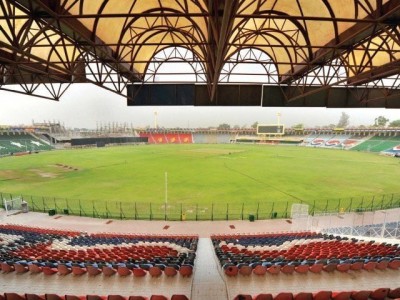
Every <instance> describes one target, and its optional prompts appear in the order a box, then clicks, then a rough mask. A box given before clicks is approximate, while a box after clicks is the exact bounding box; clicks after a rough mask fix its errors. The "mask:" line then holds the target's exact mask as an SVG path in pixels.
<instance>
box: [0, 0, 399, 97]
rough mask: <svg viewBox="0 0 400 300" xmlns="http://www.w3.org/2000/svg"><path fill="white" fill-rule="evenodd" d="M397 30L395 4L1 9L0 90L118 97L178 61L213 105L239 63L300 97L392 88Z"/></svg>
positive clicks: (5, 2) (76, 4)
mask: <svg viewBox="0 0 400 300" xmlns="http://www.w3.org/2000/svg"><path fill="white" fill-rule="evenodd" d="M399 24H400V0H123V1H122V0H0V86H1V88H2V89H7V88H8V86H9V85H12V84H18V85H20V86H22V87H23V88H24V92H25V93H28V94H35V91H36V90H37V89H38V86H41V85H43V84H46V83H47V84H53V85H54V84H60V88H59V89H54V88H47V90H50V92H51V97H50V98H53V99H58V98H59V96H61V95H62V93H63V91H64V90H65V88H61V87H65V86H66V87H67V86H69V84H71V83H75V82H92V83H94V84H97V85H99V86H102V87H104V88H106V89H109V90H112V91H114V92H117V93H119V94H123V93H124V91H125V89H126V85H127V84H129V83H132V82H146V81H147V80H148V79H147V78H154V76H153V77H146V74H149V72H150V71H151V70H152V66H151V64H152V63H154V62H155V61H158V63H162V62H163V61H165V62H171V63H173V62H177V61H185V62H187V63H189V64H191V65H192V66H193V64H197V65H198V66H200V67H196V68H194V69H196V70H195V72H199V73H202V76H198V77H196V78H199V80H200V79H201V81H204V82H205V83H206V84H207V86H208V92H209V97H210V99H211V100H212V99H214V97H215V93H216V90H217V85H218V83H219V82H221V73H222V72H224V71H223V70H224V68H226V65H227V64H233V65H232V66H233V67H232V68H230V69H232V70H234V69H235V68H234V66H236V65H238V64H241V63H247V64H249V65H251V64H262V65H264V66H265V65H268V64H269V65H271V66H273V69H274V70H275V73H274V75H275V77H274V78H276V79H274V81H275V82H274V84H276V85H282V86H297V87H299V89H300V90H301V89H302V87H304V86H308V85H319V86H320V87H321V88H326V87H327V86H328V87H331V86H339V85H345V86H358V85H363V84H366V83H369V82H377V81H379V80H380V83H383V82H384V81H382V80H381V79H383V78H387V77H390V76H395V77H396V76H397V77H396V78H395V79H394V80H391V81H387V82H389V83H387V82H386V81H385V83H384V84H383V86H384V87H386V88H391V89H393V88H394V89H397V88H399V86H398V85H399V80H398V75H399V73H400V25H399ZM171 49H173V50H171ZM182 51H189V52H190V53H192V54H191V55H184V54H182ZM243 51H245V52H246V51H247V52H246V53H245V54H244V52H243ZM177 52H180V53H179V55H177ZM160 53H163V54H164V58H160V55H158V56H157V54H160ZM257 53H262V55H261V54H257ZM265 57H268V58H269V60H265ZM228 69H229V68H228ZM267 69H268V68H266V70H267ZM321 70H323V71H321ZM339 70H340V71H339ZM151 72H152V71H151ZM182 72H183V73H185V72H184V71H182ZM228 72H230V71H228ZM232 72H233V71H232ZM237 72H238V71H237ZM266 72H267V73H268V71H266ZM174 74H176V72H174ZM183 75H184V74H183ZM239 75H240V72H239ZM264 75H265V74H264ZM267 75H269V74H267ZM315 78H318V80H315ZM321 78H323V79H321ZM392 78H393V77H392ZM265 83H270V82H265ZM303 89H304V88H303Z"/></svg>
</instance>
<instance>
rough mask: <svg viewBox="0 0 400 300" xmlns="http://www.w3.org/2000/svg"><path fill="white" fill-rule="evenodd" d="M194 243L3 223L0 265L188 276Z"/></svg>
mask: <svg viewBox="0 0 400 300" xmlns="http://www.w3.org/2000/svg"><path fill="white" fill-rule="evenodd" d="M31 229H32V230H31ZM197 243H198V237H197V236H193V235H191V236H189V235H182V236H181V235H173V236H168V235H163V236H159V235H158V236H156V235H149V236H147V235H137V234H115V235H114V234H110V233H101V234H93V235H88V234H86V233H78V232H72V231H65V232H63V231H60V230H45V229H43V230H42V229H40V228H33V227H32V228H31V227H24V226H19V225H3V226H0V262H2V263H3V264H2V271H3V272H11V271H13V270H14V269H17V270H20V271H21V272H23V271H24V270H28V269H29V266H30V265H35V266H32V268H33V269H36V271H37V270H38V269H40V270H41V269H43V268H44V270H48V269H49V270H53V271H54V269H56V270H57V269H58V266H59V265H60V268H62V269H63V270H64V271H63V272H65V273H68V271H70V272H72V273H73V270H72V269H75V270H79V269H80V270H81V271H80V272H81V273H85V272H86V271H87V270H86V269H87V268H88V267H89V266H90V267H89V268H90V269H93V268H97V269H98V272H100V271H102V269H103V267H105V266H106V267H111V268H113V269H115V270H117V271H118V269H122V267H126V269H127V272H128V273H129V272H134V271H135V272H136V273H137V272H142V271H143V270H142V271H138V270H136V269H144V270H145V271H146V272H147V271H148V269H150V268H152V269H154V270H157V269H161V271H164V270H167V272H165V271H164V272H165V273H166V274H167V273H168V274H175V273H181V274H182V273H184V274H187V270H189V269H190V270H192V269H193V266H194V260H195V257H196V253H195V252H196V250H197ZM7 265H8V266H7ZM20 265H22V266H20ZM63 265H64V267H63ZM73 267H74V268H73ZM79 267H80V268H79ZM92 267H93V268H92ZM181 267H183V268H182V270H181ZM172 268H173V269H176V271H177V272H174V270H172ZM170 269H171V270H170ZM169 270H170V272H169ZM49 272H50V271H49ZM98 272H97V273H98ZM146 272H145V273H146ZM77 273H79V272H78V271H77ZM121 273H123V272H121ZM168 276H169V275H168Z"/></svg>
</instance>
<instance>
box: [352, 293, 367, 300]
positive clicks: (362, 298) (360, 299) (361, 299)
mask: <svg viewBox="0 0 400 300" xmlns="http://www.w3.org/2000/svg"><path fill="white" fill-rule="evenodd" d="M369 294H371V291H357V292H352V293H351V299H353V300H368V298H369Z"/></svg>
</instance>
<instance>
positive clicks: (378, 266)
mask: <svg viewBox="0 0 400 300" xmlns="http://www.w3.org/2000/svg"><path fill="white" fill-rule="evenodd" d="M387 268H389V269H392V270H398V269H400V258H399V259H394V260H391V261H389V260H386V261H380V262H374V261H370V262H367V263H363V262H355V263H339V264H334V263H330V264H326V265H324V264H311V265H308V264H300V265H294V264H284V265H282V266H281V265H274V264H269V263H259V264H257V263H254V264H246V263H241V264H238V265H235V264H232V263H227V264H225V265H224V266H223V270H224V272H225V274H226V275H227V276H236V275H238V274H240V275H244V276H248V275H251V274H255V275H265V274H279V273H284V274H293V273H300V274H305V273H308V272H311V273H321V272H322V271H325V272H328V273H329V272H334V271H339V272H348V271H361V270H367V271H372V270H385V269H387Z"/></svg>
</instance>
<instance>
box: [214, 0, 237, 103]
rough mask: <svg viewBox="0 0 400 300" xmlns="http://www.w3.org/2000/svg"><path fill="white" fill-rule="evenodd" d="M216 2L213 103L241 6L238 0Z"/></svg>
mask: <svg viewBox="0 0 400 300" xmlns="http://www.w3.org/2000/svg"><path fill="white" fill-rule="evenodd" d="M215 2H216V3H217V4H218V9H217V10H214V14H215V13H217V16H214V19H215V20H217V26H215V27H214V30H216V33H215V35H214V36H215V37H216V40H215V41H214V42H215V43H216V47H215V52H214V53H213V54H214V61H215V65H214V68H213V71H214V72H213V74H211V76H212V77H211V78H210V79H211V82H210V83H209V84H210V86H209V89H210V98H211V101H212V100H213V99H214V98H215V93H216V91H217V85H218V79H219V75H220V72H221V69H222V66H223V64H224V57H225V54H226V49H227V42H228V39H229V32H230V29H231V27H232V23H233V20H234V16H235V13H236V11H237V6H238V4H239V1H238V0H220V1H215Z"/></svg>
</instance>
